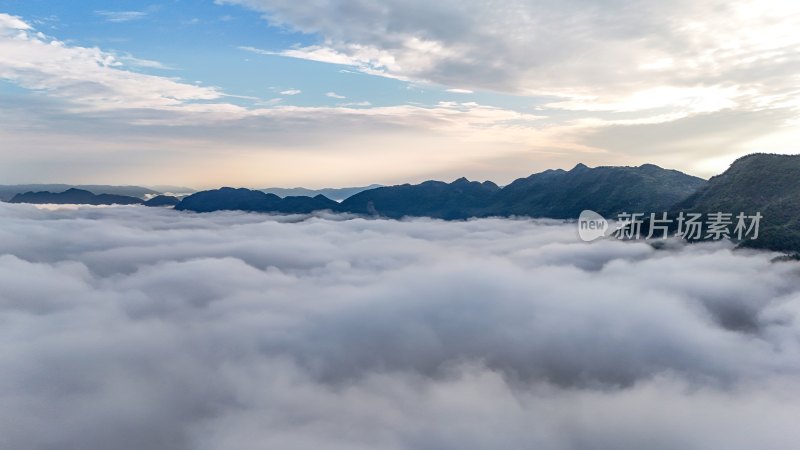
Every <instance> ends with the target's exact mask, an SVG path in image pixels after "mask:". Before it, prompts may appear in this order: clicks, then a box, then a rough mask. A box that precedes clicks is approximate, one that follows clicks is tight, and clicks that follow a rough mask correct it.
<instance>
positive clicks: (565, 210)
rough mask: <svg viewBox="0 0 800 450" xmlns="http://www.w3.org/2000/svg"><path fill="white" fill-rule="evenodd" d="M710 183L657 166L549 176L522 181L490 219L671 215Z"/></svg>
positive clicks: (501, 197)
mask: <svg viewBox="0 0 800 450" xmlns="http://www.w3.org/2000/svg"><path fill="white" fill-rule="evenodd" d="M705 183H706V181H705V180H703V179H702V178H697V177H694V176H691V175H687V174H685V173H683V172H679V171H677V170H668V169H662V168H661V167H658V166H655V165H653V164H644V165H642V166H639V167H595V168H589V167H587V166H585V165H583V164H578V165H577V166H575V167H574V168H573V169H572V170H569V171H564V170H561V169H558V170H547V171H544V172H541V173H537V174H534V175H531V176H529V177H527V178H520V179H518V180H516V181H514V182H513V183H511V184H509V185H508V186H506V187H504V188H503V189H502V190H501V191H500V192H498V194H497V195H496V196H495V198H494V200H493V202H492V204H491V205H490V206H489V207H488V208H487V210H486V214H488V215H498V216H508V215H520V216H530V217H548V218H553V219H574V218H577V217H578V215H579V214H580V213H581V211H583V210H584V209H591V210H593V211H595V212H597V213H599V214H601V215H603V216H606V217H613V216H615V215H616V214H618V213H620V212H641V213H649V212H660V211H668V210H669V208H670V207H671V206H672V205H674V204H675V203H676V202H678V201H681V200H682V199H684V198H686V197H688V196H689V195H691V194H693V193H694V192H695V191H697V189H699V188H700V187H702V186H704V185H705Z"/></svg>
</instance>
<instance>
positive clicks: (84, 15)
mask: <svg viewBox="0 0 800 450" xmlns="http://www.w3.org/2000/svg"><path fill="white" fill-rule="evenodd" d="M0 8H1V9H2V10H3V11H5V12H8V13H10V14H14V15H17V16H20V17H23V18H25V19H26V20H27V21H28V22H29V23H32V24H34V25H35V26H36V29H37V30H39V31H41V32H44V33H46V34H48V35H52V36H57V37H58V38H59V39H60V40H62V41H65V42H68V43H70V44H74V45H77V46H83V47H100V48H102V49H104V50H107V51H111V52H114V53H117V54H120V55H128V56H131V57H135V58H138V59H141V60H146V61H151V62H157V63H158V64H160V65H161V66H163V68H156V67H148V66H147V65H144V66H136V65H135V64H134V67H133V69H134V70H136V71H139V72H143V73H150V74H154V75H161V76H167V77H180V78H181V79H182V80H185V81H187V82H192V83H194V82H201V83H202V84H204V85H209V86H216V87H220V88H221V89H222V90H223V91H224V92H225V93H226V94H230V95H232V96H241V97H247V98H237V97H231V98H230V101H231V102H236V103H240V104H243V105H258V104H259V103H263V102H269V101H270V100H272V101H274V99H277V98H280V99H281V104H283V105H296V106H335V105H339V104H346V103H352V104H353V105H349V106H359V105H358V104H359V103H363V102H369V103H370V104H371V105H376V106H390V105H396V104H401V103H420V104H436V103H438V102H440V101H454V102H465V101H475V102H481V103H485V104H492V105H496V106H503V107H508V108H513V109H519V110H523V111H524V110H527V111H531V110H534V109H535V108H536V106H537V103H541V102H540V101H537V99H536V98H531V97H528V96H515V95H504V94H502V93H496V92H495V93H487V92H478V93H475V92H472V93H452V92H447V89H448V87H446V86H437V85H434V84H430V83H425V84H424V85H417V84H415V83H411V82H407V81H400V80H396V79H391V78H385V77H380V76H369V75H365V74H363V73H359V72H358V71H355V70H353V69H352V67H351V66H347V65H338V64H329V63H323V62H317V61H309V60H302V59H296V58H288V57H285V56H279V55H268V54H264V53H255V52H254V51H253V50H254V49H258V50H263V51H264V52H276V53H277V52H280V51H282V50H284V49H287V48H293V47H305V46H310V45H315V44H319V43H321V42H322V41H323V40H324V37H322V36H319V35H318V34H314V33H303V32H299V31H297V30H292V29H291V28H288V27H285V26H269V25H268V22H267V21H266V20H265V18H264V15H263V13H261V12H258V11H253V10H249V9H246V8H242V7H240V6H236V5H226V4H218V3H214V2H212V1H181V0H174V1H171V2H141V1H116V2H113V3H109V2H107V1H81V2H55V1H46V0H32V1H9V0H4V1H0ZM247 48H249V49H250V50H246V49H247ZM292 91H301V92H300V93H297V94H294V95H285V94H281V92H292ZM331 92H333V93H335V94H337V95H339V96H343V97H346V98H344V99H342V98H335V97H332V96H328V95H326V94H328V93H331Z"/></svg>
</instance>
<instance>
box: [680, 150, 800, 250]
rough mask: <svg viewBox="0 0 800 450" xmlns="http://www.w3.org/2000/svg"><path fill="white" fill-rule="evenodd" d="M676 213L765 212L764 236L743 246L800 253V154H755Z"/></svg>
mask: <svg viewBox="0 0 800 450" xmlns="http://www.w3.org/2000/svg"><path fill="white" fill-rule="evenodd" d="M673 209H674V210H675V211H688V212H701V213H704V214H707V213H713V212H726V213H733V214H734V215H736V214H738V213H740V212H743V213H745V214H748V215H752V214H755V213H756V212H760V213H761V215H762V216H763V219H761V226H760V234H759V237H758V239H756V240H746V241H744V242H743V245H745V246H748V247H755V248H765V249H771V250H792V251H800V155H771V154H763V153H759V154H753V155H748V156H744V157H742V158H739V159H738V160H736V161H735V162H734V163H733V164H731V166H730V168H729V169H728V170H726V171H725V172H724V173H722V174H721V175H717V176H715V177H713V178H711V179H710V180H709V181H708V184H707V185H706V186H704V187H703V188H701V189H699V190H698V191H697V192H695V193H694V194H692V195H691V196H689V197H688V198H686V199H685V200H683V201H681V202H679V203H678V204H676V205H675V207H674V208H673Z"/></svg>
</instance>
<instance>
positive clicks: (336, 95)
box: [325, 92, 347, 99]
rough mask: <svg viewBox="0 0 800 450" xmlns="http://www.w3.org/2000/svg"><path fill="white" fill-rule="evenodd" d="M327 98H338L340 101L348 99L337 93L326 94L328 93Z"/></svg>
mask: <svg viewBox="0 0 800 450" xmlns="http://www.w3.org/2000/svg"><path fill="white" fill-rule="evenodd" d="M325 96H326V97H330V98H338V99H344V98H347V97H345V96H344V95H339V94H337V93H336V92H326V93H325Z"/></svg>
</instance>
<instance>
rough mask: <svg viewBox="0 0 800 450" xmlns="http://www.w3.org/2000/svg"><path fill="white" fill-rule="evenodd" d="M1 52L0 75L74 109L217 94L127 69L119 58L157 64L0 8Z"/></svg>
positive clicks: (169, 102)
mask: <svg viewBox="0 0 800 450" xmlns="http://www.w3.org/2000/svg"><path fill="white" fill-rule="evenodd" d="M0 53H2V55H3V56H2V58H0V78H2V79H6V80H9V81H11V82H13V83H16V84H18V85H20V86H22V87H24V88H26V89H31V90H36V91H41V92H46V93H47V94H48V95H50V96H53V97H59V98H63V99H65V100H68V101H69V102H70V103H72V107H73V108H74V109H79V110H86V109H90V110H100V109H105V110H109V109H111V110H113V109H134V108H174V107H180V106H183V105H185V104H186V103H187V102H191V101H200V100H215V99H218V98H219V97H220V96H221V94H220V92H218V91H217V90H215V89H213V88H207V87H200V86H195V85H191V84H187V83H183V82H181V81H179V80H175V79H171V78H166V77H158V76H153V75H146V74H142V73H137V72H133V71H130V70H126V69H125V64H124V62H128V63H129V64H130V65H132V66H145V67H160V66H159V65H158V63H156V62H153V61H145V60H139V59H135V58H132V57H131V56H130V55H123V56H122V57H118V56H117V55H114V54H112V53H109V52H104V51H102V50H100V49H98V48H88V47H79V46H72V45H68V44H66V43H65V42H62V41H59V40H56V39H52V38H49V37H47V36H45V35H43V34H42V33H39V32H36V31H34V30H32V29H31V27H30V26H29V25H28V24H26V23H25V22H23V21H22V20H21V19H20V18H18V17H15V16H10V15H7V14H0Z"/></svg>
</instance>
